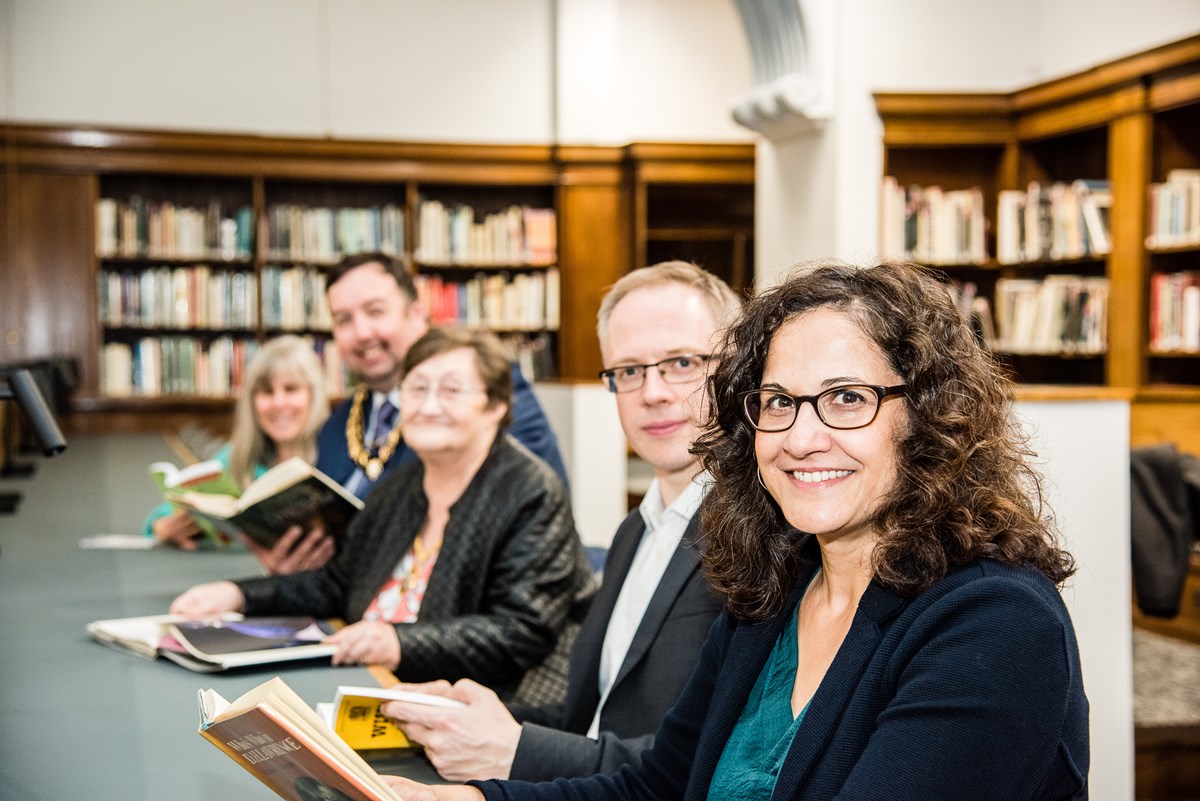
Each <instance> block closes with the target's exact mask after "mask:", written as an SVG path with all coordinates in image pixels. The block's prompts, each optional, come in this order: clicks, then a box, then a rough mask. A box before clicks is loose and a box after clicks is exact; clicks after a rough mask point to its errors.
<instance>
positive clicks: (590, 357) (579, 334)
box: [558, 175, 630, 380]
mask: <svg viewBox="0 0 1200 801" xmlns="http://www.w3.org/2000/svg"><path fill="white" fill-rule="evenodd" d="M608 177H609V178H610V179H613V180H607V181H597V182H595V183H576V182H574V181H572V182H570V183H566V184H564V185H563V186H562V187H560V188H559V196H558V203H559V207H558V214H559V231H560V238H559V243H558V259H559V266H560V268H561V272H562V292H561V304H562V309H561V311H562V330H561V332H560V334H559V336H560V338H561V339H560V342H561V344H560V346H559V347H560V357H561V358H560V363H561V365H562V376H563V378H569V379H579V380H587V379H593V380H595V379H596V373H597V372H599V370H600V369H601V368H602V367H603V364H602V363H601V359H600V346H599V344H598V343H597V340H596V313H597V312H599V310H600V300H601V299H602V298H603V297H604V292H605V290H607V289H608V287H609V286H611V285H612V284H613V283H614V282H615V281H616V280H617V279H619V278H620V277H621V276H622V275H624V274H625V273H627V272H629V270H630V263H629V255H628V254H629V252H630V245H629V241H630V234H629V217H630V215H629V212H628V203H627V202H626V198H625V196H624V193H623V191H622V187H621V184H620V183H619V181H618V180H615V179H616V177H617V176H616V175H609V176H608Z"/></svg>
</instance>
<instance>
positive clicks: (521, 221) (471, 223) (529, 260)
mask: <svg viewBox="0 0 1200 801" xmlns="http://www.w3.org/2000/svg"><path fill="white" fill-rule="evenodd" d="M417 219H418V227H419V231H418V238H417V243H418V245H417V253H416V258H417V261H419V262H421V263H423V264H466V265H487V264H502V265H518V264H531V265H551V264H554V263H555V262H556V261H557V260H558V256H557V253H558V232H557V216H556V215H555V212H554V209H537V208H531V207H529V206H509V207H508V208H507V209H505V210H504V211H502V212H499V213H495V214H485V215H482V219H480V215H479V214H478V213H477V212H476V210H475V209H474V208H473V207H471V206H468V205H465V204H450V205H446V204H443V203H442V202H440V201H437V200H423V201H422V202H421V205H420V211H419V213H418V218H417Z"/></svg>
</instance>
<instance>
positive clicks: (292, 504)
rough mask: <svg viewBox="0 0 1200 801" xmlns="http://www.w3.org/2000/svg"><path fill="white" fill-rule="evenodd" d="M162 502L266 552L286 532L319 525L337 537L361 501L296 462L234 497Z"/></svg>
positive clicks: (174, 496) (176, 495)
mask: <svg viewBox="0 0 1200 801" xmlns="http://www.w3.org/2000/svg"><path fill="white" fill-rule="evenodd" d="M167 499H168V500H170V501H171V502H172V503H176V504H178V505H179V506H180V507H182V508H184V509H186V510H187V511H188V512H189V513H191V515H192V517H194V518H196V519H197V521H206V522H208V523H210V524H212V525H213V526H215V527H216V528H217V529H218V530H219V531H222V532H224V533H225V534H228V535H229V536H235V537H236V536H237V533H238V532H239V531H241V532H245V533H246V534H247V535H248V536H249V537H250V538H251V539H253V540H254V541H255V542H257V543H259V544H260V545H263V546H265V547H267V548H270V547H271V546H272V545H274V544H275V541H276V540H278V539H279V537H280V536H281V535H282V534H283V532H284V531H286V530H287V529H288V527H290V526H292V525H294V524H296V523H299V524H300V525H302V526H304V527H305V528H309V527H312V526H313V525H315V524H317V523H320V524H322V525H324V527H325V531H326V532H327V533H329V534H330V535H332V536H334V537H337V536H340V534H341V533H342V532H343V531H345V529H346V526H347V525H348V524H349V522H350V519H351V518H352V517H354V515H355V513H356V512H358V510H360V509H362V506H363V504H362V501H360V500H359V499H358V498H356V497H355V496H354V495H353V494H352V493H350V492H349V491H347V490H346V489H345V488H344V487H343V486H342V485H341V484H339V483H337V482H336V481H334V480H333V479H332V478H330V477H329V476H327V475H325V474H324V473H322V472H321V471H320V470H318V469H317V468H315V467H313V466H312V465H310V464H309V463H308V462H306V461H304V460H303V459H301V458H300V457H298V456H297V457H294V458H291V459H288V460H287V461H284V462H280V463H279V464H277V465H275V466H274V467H272V468H271V469H270V470H268V471H267V472H265V473H263V474H262V475H261V476H259V477H258V478H256V479H255V480H254V481H252V482H251V483H250V486H248V487H246V489H245V490H244V491H243V492H242V493H241V497H237V496H236V495H214V494H207V493H197V492H191V491H185V492H174V491H172V492H168V493H167Z"/></svg>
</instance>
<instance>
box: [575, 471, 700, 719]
mask: <svg viewBox="0 0 1200 801" xmlns="http://www.w3.org/2000/svg"><path fill="white" fill-rule="evenodd" d="M711 480H712V479H711V478H710V477H709V474H708V473H703V472H702V473H699V474H698V475H696V477H695V478H693V479H692V482H691V483H690V484H688V485H687V487H686V488H684V490H683V492H681V493H679V497H677V498H676V499H675V500H674V501H673V502H672V503H671V505H670V506H669V507H666V508H664V507H663V499H662V491H661V489H660V487H659V484H658V479H657V478H656V479H654V481H652V482H651V483H650V489H648V490H647V491H646V495H645V497H643V498H642V503H641V506H639V507H638V511H639V512H641V514H642V520H643V521H645V523H646V530H645V532H644V533H643V534H642V541H641V542H640V543H638V548H637V553H635V554H634V556H633V562H632V563H631V564H630V565H629V573H628V574H627V575H626V576H625V582H624V583H623V584H622V585H621V592H620V594H619V595H618V596H617V603H616V605H615V606H614V607H613V611H612V617H611V618H609V621H608V629H607V631H606V632H605V635H604V646H603V647H602V648H601V650H600V682H599V684H600V686H599V689H600V703H599V704H598V705H597V706H596V714H595V716H594V717H593V718H592V725H591V727H589V728H588V732H587V736H588V737H591V738H592V739H596V738H597V737H599V736H600V712H601V711H602V710H603V709H604V702H605V701H607V700H608V693H609V691H611V690H612V686H613V683H614V682H615V681H616V678H617V674H618V673H619V672H620V670H621V665H622V664H623V663H624V662H625V656H626V654H628V653H629V646H630V644H631V643H632V642H633V636H634V634H636V633H637V630H638V626H640V625H641V624H642V617H643V616H644V615H645V614H646V608H647V607H649V606H650V599H651V598H652V597H653V596H654V592H655V591H656V590H657V589H658V582H659V581H661V580H662V576H663V573H664V572H666V569H667V564H668V563H669V562H670V561H671V557H672V556H674V554H675V549H676V548H677V547H678V546H679V541H680V540H681V539H682V538H683V532H684V531H686V530H687V527H688V524H689V523H691V522H692V516H693V515H695V514H696V510H697V509H699V508H700V501H701V500H703V499H704V493H705V490H706V489H707V487H708V484H709V482H711Z"/></svg>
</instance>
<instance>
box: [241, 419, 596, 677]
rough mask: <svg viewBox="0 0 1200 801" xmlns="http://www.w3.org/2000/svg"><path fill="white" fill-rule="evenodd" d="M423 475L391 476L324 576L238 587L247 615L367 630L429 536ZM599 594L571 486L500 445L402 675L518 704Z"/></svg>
mask: <svg viewBox="0 0 1200 801" xmlns="http://www.w3.org/2000/svg"><path fill="white" fill-rule="evenodd" d="M423 474H424V468H423V466H422V465H421V463H420V462H414V463H412V464H408V465H405V466H404V467H403V468H402V469H400V470H397V471H396V472H394V473H393V474H392V475H389V476H386V477H385V478H384V479H383V480H382V481H381V482H380V484H379V485H378V486H377V487H376V488H375V489H374V490H373V491H372V492H371V494H370V496H368V499H367V503H366V507H365V508H364V509H363V510H362V511H361V512H359V514H358V516H357V517H356V518H355V519H354V521H353V523H351V525H350V527H349V529H348V530H347V532H346V537H345V540H344V541H343V542H342V543H341V545H340V546H339V548H338V551H337V554H336V555H335V556H334V558H333V559H331V560H330V561H329V562H328V563H327V564H326V565H325V566H324V567H322V568H320V569H318V570H311V571H308V572H305V573H298V574H295V575H291V576H272V577H269V578H259V579H250V580H246V581H240V582H238V586H239V587H241V590H242V593H243V594H244V595H245V598H246V606H245V611H246V614H248V615H275V614H306V615H314V616H316V617H319V618H327V617H340V618H342V619H344V620H346V621H347V622H353V621H356V620H359V619H360V618H361V617H362V614H363V612H365V611H366V609H367V607H368V606H369V605H370V603H371V601H372V600H373V599H374V597H375V595H376V594H377V593H378V591H379V589H380V588H381V587H382V586H383V584H384V583H385V582H386V581H387V580H388V578H389V576H390V575H391V573H392V570H393V569H394V568H395V566H396V564H397V563H398V562H399V561H400V559H401V558H402V557H403V556H404V554H405V553H406V552H407V551H408V549H409V547H410V546H411V545H412V541H413V538H414V537H415V536H416V534H417V532H418V531H419V530H420V527H421V524H422V522H423V520H424V518H425V510H426V505H427V502H426V499H425V494H424V492H423V491H422V479H423ZM592 585H593V580H592V575H591V571H590V570H589V568H588V565H587V562H586V559H585V558H584V555H583V549H582V546H581V545H580V542H579V536H578V535H577V534H576V532H575V523H574V520H573V518H572V516H571V505H570V501H569V499H568V497H567V493H566V491H565V490H564V488H563V485H562V482H561V480H560V479H559V478H558V476H557V475H555V473H554V471H552V470H551V469H550V468H549V467H547V466H546V465H545V464H544V463H543V462H542V461H540V460H539V459H537V458H535V457H533V456H531V455H530V454H529V452H528V451H527V450H525V448H524V447H523V446H521V445H520V444H518V443H516V442H515V441H513V440H512V439H510V438H509V437H507V436H505V435H503V434H502V435H500V436H498V437H497V438H496V441H495V443H494V444H493V445H492V449H491V452H490V453H489V454H488V457H487V459H486V461H485V462H484V463H483V466H482V467H480V469H479V472H478V473H476V475H475V478H474V479H473V480H472V481H471V483H470V485H469V486H468V487H467V489H466V491H465V492H464V493H463V495H462V497H461V498H459V499H458V501H457V502H456V503H455V504H454V505H453V506H452V507H451V509H450V520H449V522H448V523H447V524H446V531H445V536H444V539H443V542H442V548H441V552H440V554H439V555H438V560H437V562H436V563H435V565H434V568H433V573H432V575H431V576H430V579H429V586H428V589H427V590H426V592H425V597H424V599H423V600H422V602H421V610H420V613H419V615H418V618H417V621H416V622H415V623H405V624H400V625H397V626H396V631H397V634H398V636H399V638H400V667H399V669H398V670H397V671H396V675H397V676H398V677H399V678H400V679H401V681H431V680H433V679H447V680H449V681H455V680H457V679H461V678H470V679H474V680H475V681H478V682H480V683H482V684H485V685H488V686H491V687H493V688H494V689H495V690H496V691H497V692H499V693H500V694H501V696H502V697H504V696H507V695H510V694H511V693H512V691H513V690H514V689H515V687H516V685H517V683H518V682H519V681H520V680H521V677H522V676H523V675H524V673H525V672H526V671H527V670H529V669H530V668H531V667H534V666H536V665H538V664H540V663H541V662H542V661H543V659H545V657H546V656H547V655H548V654H550V652H551V651H552V650H553V649H554V647H555V645H556V643H557V642H558V639H559V636H560V634H562V633H563V631H564V630H565V629H568V623H569V622H570V621H572V620H578V619H580V618H581V617H582V615H583V613H584V612H586V605H587V603H588V602H589V601H590V597H591V592H592V589H593V586H592Z"/></svg>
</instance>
